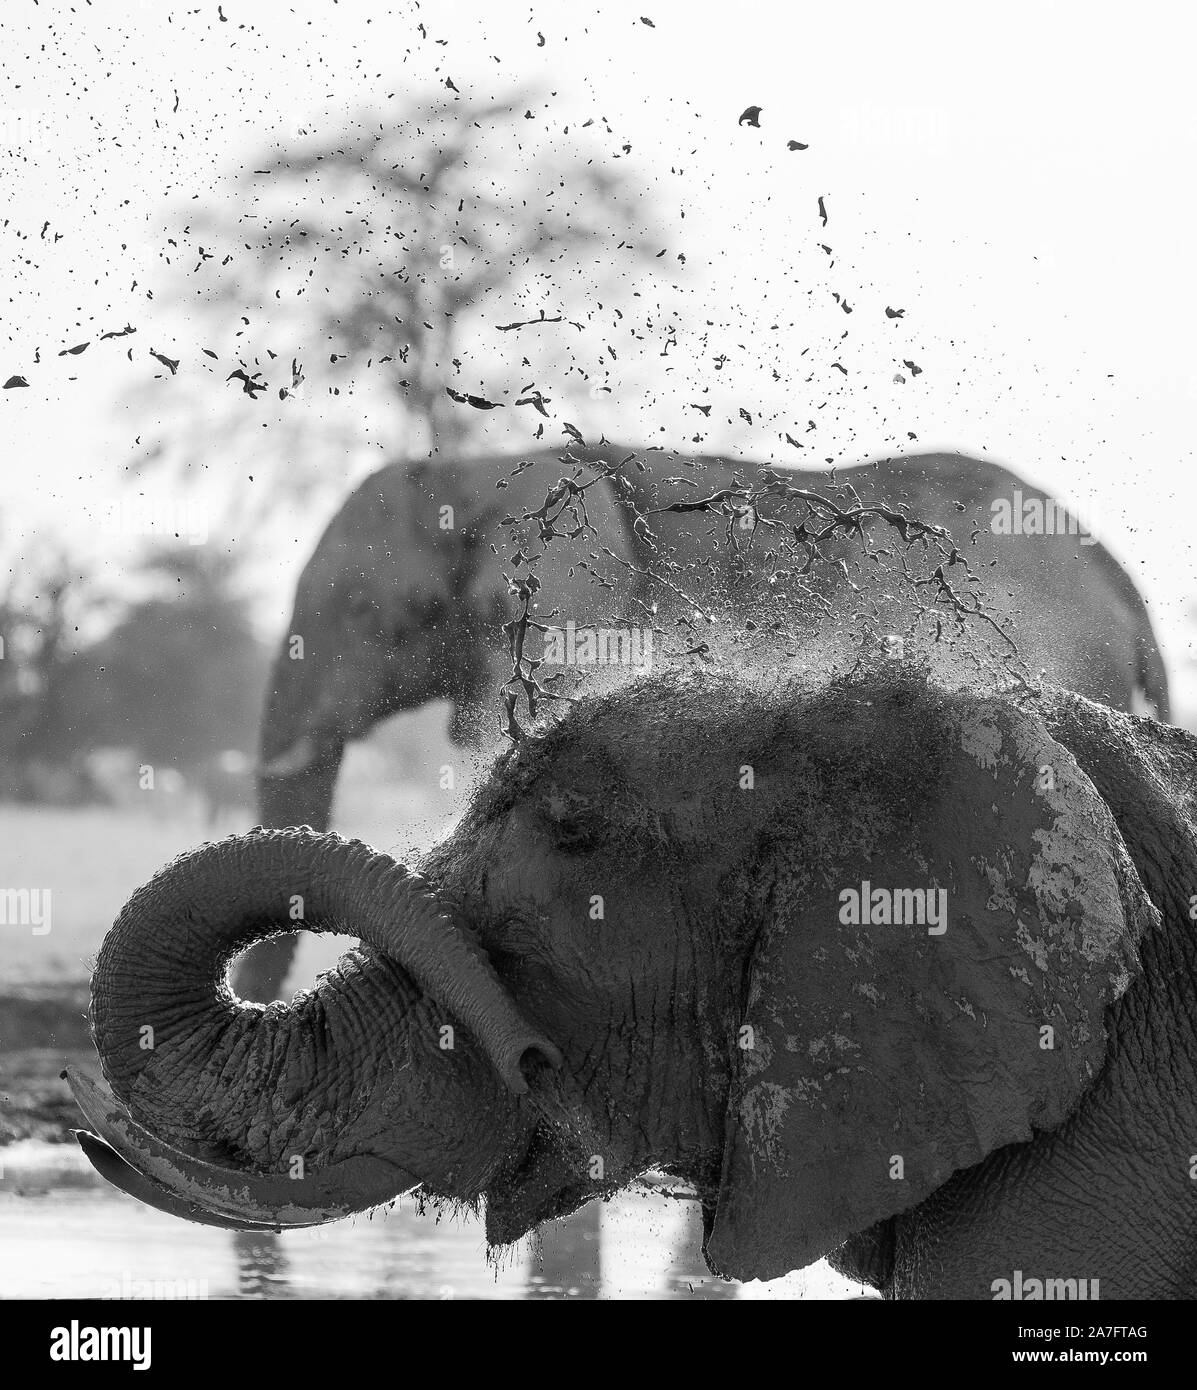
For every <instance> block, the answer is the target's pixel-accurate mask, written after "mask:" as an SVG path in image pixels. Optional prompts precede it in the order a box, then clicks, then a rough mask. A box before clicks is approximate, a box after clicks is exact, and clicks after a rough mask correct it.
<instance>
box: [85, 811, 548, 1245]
mask: <svg viewBox="0 0 1197 1390" xmlns="http://www.w3.org/2000/svg"><path fill="white" fill-rule="evenodd" d="M296 926H302V927H304V928H306V929H309V930H315V931H332V932H337V933H344V934H352V935H356V936H360V937H361V939H362V941H363V943H365V945H366V946H367V947H368V948H369V949H368V950H365V951H359V952H354V953H351V954H350V955H349V956H347V957H345V958H344V960H343V961H342V963H341V966H340V967H339V969H338V970H337V971H335V972H333V973H332V974H331V975H329V976H326V977H325V978H324V979H323V980H322V981H321V982H320V984H319V985H318V986H317V988H316V989H315V990H314V991H312V992H311V993H308V994H305V995H302V996H300V998H299V999H298V1000H297V1001H296V1003H295V1005H294V1006H286V1005H274V1006H271V1007H270V1008H268V1009H262V1008H261V1007H259V1006H256V1005H247V1004H244V1003H242V1002H240V1001H239V1000H237V999H235V998H234V997H233V995H232V994H231V993H230V991H229V988H228V984H227V970H228V965H229V962H230V961H231V960H232V958H233V957H234V956H235V955H236V954H237V953H238V952H239V951H241V950H244V949H245V948H246V947H247V946H249V945H250V944H252V943H253V942H255V941H257V940H260V939H262V938H263V937H266V936H269V935H270V934H271V933H274V932H277V931H278V930H279V929H280V928H282V929H292V928H294V927H296ZM92 1022H93V1029H94V1033H95V1039H96V1045H97V1048H98V1050H99V1052H100V1057H101V1061H102V1065H103V1069H104V1074H105V1076H106V1078H107V1080H108V1082H109V1084H110V1085H111V1087H112V1091H113V1093H114V1095H115V1098H116V1101H117V1102H119V1103H120V1104H121V1105H123V1106H124V1107H125V1108H126V1109H127V1111H128V1117H127V1123H126V1120H125V1118H124V1117H123V1116H122V1115H120V1114H118V1113H117V1111H116V1107H115V1106H113V1107H110V1108H108V1109H104V1107H103V1106H102V1105H101V1109H102V1110H104V1115H105V1116H106V1117H107V1119H106V1120H105V1122H104V1123H105V1124H106V1125H107V1130H108V1132H104V1125H103V1124H102V1125H101V1132H102V1133H103V1137H104V1138H105V1139H106V1140H107V1141H108V1142H109V1143H110V1144H112V1146H113V1147H114V1148H115V1149H116V1152H117V1153H118V1154H119V1155H120V1157H121V1158H122V1159H123V1160H124V1161H125V1162H126V1163H128V1164H130V1165H131V1166H132V1167H133V1168H134V1169H138V1171H140V1172H142V1173H143V1174H144V1173H149V1174H150V1176H151V1177H152V1178H153V1179H154V1181H155V1182H156V1183H157V1184H159V1185H161V1186H164V1187H166V1188H167V1189H169V1191H170V1192H171V1193H172V1194H174V1196H175V1197H176V1198H179V1197H180V1196H181V1197H183V1198H184V1199H185V1200H186V1201H187V1202H188V1203H193V1204H196V1205H199V1206H205V1205H206V1206H208V1207H209V1209H211V1210H216V1211H221V1212H224V1213H225V1214H231V1215H233V1216H236V1217H245V1218H246V1219H247V1221H248V1222H250V1223H252V1222H254V1221H267V1222H271V1221H274V1220H276V1219H277V1218H278V1213H279V1207H280V1202H279V1200H278V1190H277V1188H276V1187H271V1186H270V1185H269V1183H267V1182H266V1181H265V1177H264V1175H268V1174H276V1175H286V1177H287V1178H289V1179H295V1180H298V1183H297V1184H293V1185H292V1186H290V1187H288V1188H287V1189H285V1191H286V1195H287V1198H288V1205H289V1206H291V1207H294V1208H296V1210H297V1211H302V1210H304V1209H307V1210H309V1211H310V1209H311V1207H312V1206H313V1205H315V1206H316V1207H318V1208H319V1211H320V1212H321V1213H322V1215H321V1216H320V1217H319V1218H318V1219H327V1215H328V1214H329V1211H328V1208H329V1191H330V1184H329V1182H328V1181H327V1178H328V1175H329V1173H330V1172H332V1171H333V1170H335V1169H336V1168H337V1166H338V1165H341V1164H346V1163H348V1164H351V1165H355V1166H354V1167H353V1174H354V1182H353V1183H352V1184H351V1186H352V1187H353V1189H354V1190H353V1191H352V1192H351V1193H349V1194H348V1195H347V1200H349V1201H350V1202H351V1205H350V1206H349V1207H348V1208H346V1209H360V1208H361V1207H363V1206H370V1205H373V1204H375V1203H376V1202H378V1201H381V1200H385V1199H386V1198H387V1197H390V1196H393V1195H394V1194H395V1192H397V1191H399V1190H402V1188H403V1187H410V1186H412V1185H414V1184H415V1183H416V1182H422V1183H424V1184H426V1185H428V1186H429V1187H431V1188H432V1189H434V1190H437V1191H444V1192H451V1193H453V1194H454V1195H457V1196H471V1195H473V1194H474V1193H475V1192H477V1191H478V1190H480V1188H481V1186H482V1185H483V1184H484V1183H485V1180H486V1178H487V1176H488V1175H489V1174H490V1172H492V1171H493V1170H494V1167H495V1165H496V1164H497V1163H498V1162H499V1161H501V1159H502V1157H503V1154H504V1151H505V1149H506V1148H507V1147H508V1146H509V1145H510V1143H511V1142H512V1137H513V1134H514V1132H515V1129H516V1128H517V1127H518V1125H519V1123H520V1119H519V1113H518V1111H519V1108H518V1106H517V1105H516V1103H515V1101H514V1098H513V1097H514V1095H515V1094H517V1093H520V1092H522V1091H523V1090H524V1089H526V1082H525V1080H524V1077H523V1074H522V1071H521V1062H522V1060H523V1058H524V1057H525V1055H526V1054H527V1053H529V1052H530V1051H531V1052H537V1053H539V1054H540V1055H542V1056H543V1057H545V1058H547V1059H548V1060H549V1061H550V1062H552V1063H554V1064H556V1063H557V1062H559V1060H560V1058H559V1055H558V1054H557V1052H556V1049H555V1048H554V1047H553V1046H552V1044H550V1043H548V1042H547V1041H545V1040H544V1039H543V1038H541V1037H540V1036H539V1035H538V1034H537V1033H536V1032H535V1031H534V1030H533V1029H532V1028H530V1027H529V1025H528V1024H527V1023H526V1021H525V1020H524V1019H523V1018H522V1017H521V1016H520V1014H519V1012H518V1011H517V1010H516V1008H515V1006H514V1005H513V1004H512V1002H511V1000H510V999H509V997H508V995H507V992H506V989H505V987H504V986H503V984H502V982H501V981H500V980H499V979H498V977H497V976H496V975H495V973H494V971H493V969H492V967H491V965H490V962H489V960H488V958H487V957H486V955H485V953H484V952H482V951H481V949H480V948H479V947H478V946H477V945H476V944H475V943H474V942H473V940H472V938H471V936H470V934H469V933H468V932H467V931H466V930H465V929H463V927H462V926H461V924H460V923H459V922H458V921H457V920H456V919H455V918H454V916H453V914H452V912H451V910H449V909H447V908H446V907H445V906H444V905H443V904H442V903H440V902H439V901H438V899H437V898H436V896H435V894H434V893H433V891H432V889H431V888H430V887H429V885H427V884H426V883H425V882H424V881H423V880H422V879H420V878H419V877H418V876H417V875H415V874H412V873H410V872H409V871H408V870H406V869H405V868H404V867H403V866H402V865H399V864H397V863H395V861H394V860H392V859H390V858H388V857H387V856H385V855H380V854H377V853H375V852H374V851H373V850H371V849H370V848H369V847H367V846H366V845H363V844H361V843H360V842H356V841H345V840H342V839H340V838H339V837H338V836H335V835H318V834H315V833H313V832H311V831H307V830H291V831H262V830H258V831H254V832H252V833H251V834H249V835H246V836H241V837H230V838H229V839H227V840H224V841H221V842H218V843H216V844H211V845H206V846H204V847H202V848H201V849H199V850H197V851H195V852H194V853H192V854H189V855H185V856H183V857H182V858H180V859H178V860H176V861H175V862H174V863H173V864H171V865H169V866H168V867H167V868H166V869H164V870H163V871H162V872H161V873H160V874H158V875H157V876H156V877H155V878H154V879H153V880H151V882H150V883H148V884H147V885H145V887H143V888H141V889H140V890H139V891H138V892H137V893H135V894H134V896H133V897H132V898H131V899H130V901H129V903H128V904H127V905H126V907H125V908H124V910H123V911H122V913H121V915H120V917H119V918H118V920H117V922H116V924H115V926H114V927H113V929H112V931H111V932H110V933H109V935H108V936H107V938H106V939H105V942H104V945H103V947H102V948H101V951H100V955H99V958H98V960H97V964H96V970H95V974H94V978H93V984H92ZM446 1026H449V1027H450V1028H451V1029H454V1034H453V1035H452V1036H453V1046H452V1047H451V1048H448V1049H447V1048H446V1047H445V1046H444V1040H445V1036H446V1035H445V1033H444V1029H445V1027H446ZM82 1100H83V1098H82V1097H81V1102H82ZM88 1103H89V1104H90V1105H91V1106H92V1109H95V1102H94V1098H89V1100H88ZM85 1108H87V1106H85ZM88 1113H89V1116H90V1117H91V1118H93V1122H96V1121H95V1117H94V1115H92V1113H91V1110H89V1111H88ZM366 1159H369V1160H372V1161H373V1166H369V1167H368V1168H367V1169H363V1168H362V1166H361V1165H362V1162H363V1161H364V1160H366ZM139 1160H142V1161H141V1162H139ZM196 1164H198V1165H199V1166H198V1167H196ZM380 1165H381V1166H380ZM216 1172H219V1173H220V1174H222V1175H223V1177H222V1178H221V1179H220V1180H219V1182H218V1181H217V1179H215V1178H213V1176H212V1174H213V1173H216ZM363 1173H365V1174H366V1176H367V1178H368V1180H366V1181H363V1179H362V1175H363ZM313 1177H315V1178H319V1179H320V1181H318V1182H317V1183H316V1186H315V1187H314V1188H313V1189H312V1191H313V1193H315V1192H316V1191H317V1189H318V1190H319V1191H318V1200H317V1201H315V1203H314V1204H313V1203H305V1202H304V1201H303V1200H302V1196H303V1191H304V1189H303V1186H302V1182H303V1180H305V1179H308V1178H313ZM275 1181H276V1182H277V1179H276V1180H275ZM255 1182H257V1183H259V1187H260V1191H259V1192H257V1193H255V1190H254V1183H255ZM263 1183H265V1185H264V1186H262V1185H261V1184H263ZM247 1184H248V1186H247ZM122 1185H125V1184H122ZM216 1187H219V1189H220V1191H219V1192H216V1191H215V1189H216ZM332 1187H333V1188H335V1187H336V1183H335V1181H334V1182H333V1183H332ZM234 1189H236V1191H238V1192H239V1193H240V1194H241V1196H240V1197H238V1199H237V1200H236V1201H234V1202H232V1203H231V1208H232V1209H231V1210H230V1199H229V1198H228V1195H227V1194H228V1192H229V1191H232V1190H234ZM246 1193H248V1197H247V1198H246V1196H245V1194H246ZM262 1194H266V1195H265V1196H264V1197H263V1196H262ZM138 1195H145V1194H144V1193H142V1192H139V1193H138ZM205 1197H209V1198H211V1200H210V1201H205ZM161 1204H162V1203H161V1202H160V1203H159V1205H161ZM331 1214H332V1215H341V1214H343V1210H341V1209H336V1210H333V1211H331Z"/></svg>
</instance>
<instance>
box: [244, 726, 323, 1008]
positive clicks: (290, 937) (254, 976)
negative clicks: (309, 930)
mask: <svg viewBox="0 0 1197 1390" xmlns="http://www.w3.org/2000/svg"><path fill="white" fill-rule="evenodd" d="M342 751H343V750H342V749H341V748H338V749H337V750H336V757H335V758H333V759H328V760H326V762H325V763H324V764H322V765H321V766H319V767H317V768H313V769H304V770H302V771H300V772H296V773H294V774H293V775H291V776H286V777H266V776H263V777H262V778H261V779H260V781H259V784H258V812H259V815H260V817H261V823H262V824H263V825H264V826H267V827H270V828H273V829H285V828H286V827H288V826H293V825H310V826H311V827H312V829H313V830H327V829H328V828H329V822H330V821H331V820H332V802H333V790H334V788H335V786H336V781H337V773H338V772H339V771H340V767H341V757H342ZM287 925H288V924H287V923H286V922H280V923H279V926H280V927H286V926H287ZM297 945H298V937H297V936H296V934H295V933H294V932H289V933H288V934H287V935H285V936H274V937H271V938H270V939H269V940H267V941H260V942H259V943H258V944H257V945H256V946H254V947H253V948H252V949H251V950H249V951H247V952H246V953H245V954H244V955H243V956H241V957H240V958H239V959H238V961H237V962H236V964H235V966H234V967H233V992H234V993H235V994H237V995H238V996H240V998H242V999H250V1000H253V1001H254V1002H256V1003H259V1004H269V1003H270V1002H271V1001H272V1000H274V999H281V998H282V997H283V985H284V983H285V982H286V978H287V974H288V972H289V971H290V969H291V966H292V964H293V963H294V960H295V949H296V946H297Z"/></svg>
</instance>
